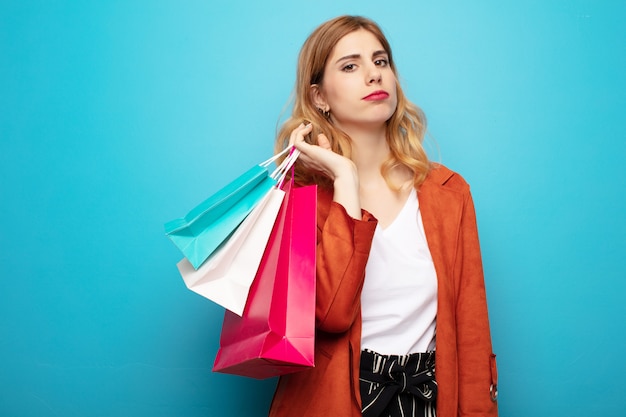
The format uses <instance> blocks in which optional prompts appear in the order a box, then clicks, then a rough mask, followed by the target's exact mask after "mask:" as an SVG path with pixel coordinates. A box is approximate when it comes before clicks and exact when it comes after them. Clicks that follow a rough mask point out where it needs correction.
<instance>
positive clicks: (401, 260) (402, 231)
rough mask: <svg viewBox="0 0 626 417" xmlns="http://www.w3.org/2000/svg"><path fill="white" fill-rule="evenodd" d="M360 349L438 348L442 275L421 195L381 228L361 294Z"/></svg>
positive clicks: (396, 352) (392, 352) (412, 350)
mask: <svg viewBox="0 0 626 417" xmlns="http://www.w3.org/2000/svg"><path fill="white" fill-rule="evenodd" d="M361 312H362V317H363V328H362V335H361V348H362V349H369V350H373V351H375V352H378V353H381V354H386V355H405V354H409V353H416V352H427V351H432V350H435V329H436V318H437V274H436V272H435V266H434V264H433V260H432V257H431V255H430V250H429V249H428V244H427V242H426V235H425V233H424V224H423V221H422V216H421V214H420V211H419V202H418V199H417V193H415V192H411V193H410V195H409V198H408V199H407V201H406V203H405V205H404V207H403V208H402V210H401V211H400V213H399V214H398V216H397V217H396V219H395V220H394V221H393V223H391V224H390V225H389V226H387V227H386V228H385V229H383V228H382V227H381V226H380V225H379V226H377V228H376V232H375V233H374V240H373V241H372V249H371V251H370V256H369V260H368V262H367V267H366V269H365V283H364V285H363V292H362V294H361Z"/></svg>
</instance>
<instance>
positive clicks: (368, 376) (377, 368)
mask: <svg viewBox="0 0 626 417" xmlns="http://www.w3.org/2000/svg"><path fill="white" fill-rule="evenodd" d="M359 379H360V390H361V400H362V404H363V416H364V417H436V415H437V414H436V399H437V382H436V381H435V352H424V353H412V354H410V355H403V356H398V355H380V354H378V353H376V352H372V351H369V350H364V351H362V352H361V374H360V378H359Z"/></svg>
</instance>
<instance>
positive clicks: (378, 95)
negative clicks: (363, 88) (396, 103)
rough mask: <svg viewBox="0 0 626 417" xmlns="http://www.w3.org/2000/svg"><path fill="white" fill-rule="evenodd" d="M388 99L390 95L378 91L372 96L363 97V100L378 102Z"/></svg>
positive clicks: (383, 91)
mask: <svg viewBox="0 0 626 417" xmlns="http://www.w3.org/2000/svg"><path fill="white" fill-rule="evenodd" d="M388 97H389V93H387V92H386V91H385V90H378V91H374V92H373V93H372V94H369V95H367V96H365V97H363V100H367V101H378V100H384V99H386V98H388Z"/></svg>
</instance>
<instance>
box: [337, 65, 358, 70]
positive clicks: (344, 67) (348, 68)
mask: <svg viewBox="0 0 626 417" xmlns="http://www.w3.org/2000/svg"><path fill="white" fill-rule="evenodd" d="M341 70H342V71H344V72H352V71H354V70H356V65H355V64H348V65H344V66H343V68H341Z"/></svg>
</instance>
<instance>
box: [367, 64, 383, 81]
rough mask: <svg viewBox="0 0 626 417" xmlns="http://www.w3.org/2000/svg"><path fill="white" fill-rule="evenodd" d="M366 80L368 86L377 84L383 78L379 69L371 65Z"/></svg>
mask: <svg viewBox="0 0 626 417" xmlns="http://www.w3.org/2000/svg"><path fill="white" fill-rule="evenodd" d="M367 78H368V84H379V83H380V82H381V81H382V79H383V76H382V74H381V73H380V68H378V67H377V66H376V65H372V67H371V69H370V71H369V74H368V75H367Z"/></svg>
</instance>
